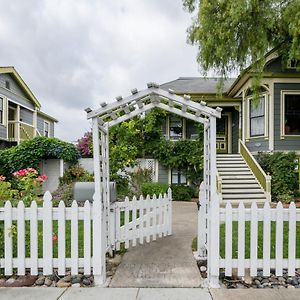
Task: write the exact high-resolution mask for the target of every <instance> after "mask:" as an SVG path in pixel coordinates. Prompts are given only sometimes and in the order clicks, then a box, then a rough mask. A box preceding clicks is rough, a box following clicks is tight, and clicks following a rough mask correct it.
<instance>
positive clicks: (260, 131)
mask: <svg viewBox="0 0 300 300" xmlns="http://www.w3.org/2000/svg"><path fill="white" fill-rule="evenodd" d="M264 135H265V97H264V96H262V97H260V98H259V99H258V100H257V101H253V100H252V99H251V100H250V136H251V137H255V136H264Z"/></svg>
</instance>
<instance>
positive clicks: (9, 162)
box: [0, 137, 79, 177]
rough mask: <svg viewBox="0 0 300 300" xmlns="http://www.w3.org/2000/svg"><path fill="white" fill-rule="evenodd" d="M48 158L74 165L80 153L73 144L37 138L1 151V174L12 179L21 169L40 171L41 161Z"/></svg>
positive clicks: (54, 139) (55, 139)
mask: <svg viewBox="0 0 300 300" xmlns="http://www.w3.org/2000/svg"><path fill="white" fill-rule="evenodd" d="M48 158H58V159H63V160H64V161H65V162H68V163H71V164H74V163H76V162H77V161H78V158H79V153H78V151H77V149H76V147H75V146H74V145H73V144H71V143H67V142H63V141H61V140H59V139H57V138H47V137H36V138H34V139H31V140H28V141H24V142H22V143H21V144H20V145H18V146H15V147H12V148H9V149H5V150H2V151H0V174H3V175H5V176H6V177H11V174H12V173H13V172H15V171H17V170H20V169H25V168H28V167H32V168H37V169H38V167H39V164H40V162H41V160H43V159H48Z"/></svg>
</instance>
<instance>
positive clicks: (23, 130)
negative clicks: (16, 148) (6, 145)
mask: <svg viewBox="0 0 300 300" xmlns="http://www.w3.org/2000/svg"><path fill="white" fill-rule="evenodd" d="M36 132H37V131H36V129H35V128H34V126H33V125H30V124H27V123H24V122H21V121H19V122H18V121H8V139H9V141H11V142H20V141H25V140H30V139H32V138H34V137H35V136H36Z"/></svg>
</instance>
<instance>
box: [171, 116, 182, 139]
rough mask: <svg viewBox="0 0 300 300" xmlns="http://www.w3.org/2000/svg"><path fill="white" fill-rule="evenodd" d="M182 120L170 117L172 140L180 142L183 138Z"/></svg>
mask: <svg viewBox="0 0 300 300" xmlns="http://www.w3.org/2000/svg"><path fill="white" fill-rule="evenodd" d="M182 127H183V126H182V118H180V117H178V116H175V115H170V132H169V135H170V140H179V139H181V138H182Z"/></svg>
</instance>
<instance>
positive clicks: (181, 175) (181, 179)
mask: <svg viewBox="0 0 300 300" xmlns="http://www.w3.org/2000/svg"><path fill="white" fill-rule="evenodd" d="M171 184H186V175H185V172H184V171H182V170H177V169H172V170H171Z"/></svg>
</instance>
